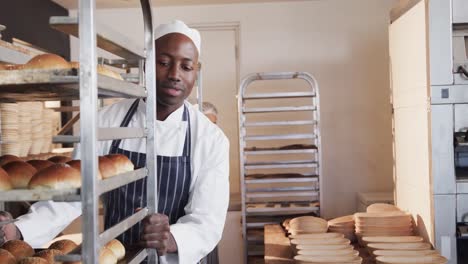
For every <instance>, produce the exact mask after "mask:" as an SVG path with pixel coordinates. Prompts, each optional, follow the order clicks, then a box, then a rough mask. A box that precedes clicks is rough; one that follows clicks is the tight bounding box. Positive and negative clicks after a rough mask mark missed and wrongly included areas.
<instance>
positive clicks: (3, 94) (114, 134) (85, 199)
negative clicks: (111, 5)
mask: <svg viewBox="0 0 468 264" xmlns="http://www.w3.org/2000/svg"><path fill="white" fill-rule="evenodd" d="M140 2H141V8H142V11H143V20H144V47H141V48H138V47H127V46H128V43H129V42H128V40H126V39H125V37H123V36H119V34H115V33H113V32H109V31H106V32H100V33H97V29H98V27H97V24H96V20H95V10H96V3H95V0H80V1H79V10H78V14H79V17H78V18H76V17H51V18H50V24H51V26H52V27H53V28H55V29H57V30H60V31H62V32H64V33H66V34H70V35H74V36H77V37H78V36H79V39H80V42H79V43H80V55H79V60H80V69H79V73H78V74H77V73H76V72H73V71H72V70H70V71H68V70H63V71H50V70H35V72H34V73H32V72H31V73H29V77H30V78H18V79H12V78H0V101H10V102H11V101H44V100H64V99H66V100H72V99H79V100H80V111H81V125H80V127H81V129H80V136H59V137H55V138H54V142H57V143H65V142H66V143H78V142H79V143H80V146H81V160H82V163H81V172H82V187H81V190H77V189H75V190H56V191H47V192H44V191H34V190H12V191H6V192H0V201H24V200H25V201H28V200H29V201H31V200H57V201H81V203H82V213H83V225H82V233H83V244H82V247H81V252H79V253H78V252H77V253H76V254H71V255H67V256H64V257H61V258H59V257H58V258H57V260H59V261H80V260H81V261H82V263H85V264H91V263H98V249H99V248H101V247H102V246H103V245H105V244H106V243H107V242H108V241H110V240H112V239H113V238H115V237H117V236H118V235H120V234H121V233H123V232H124V231H126V230H127V229H129V228H130V227H131V226H133V225H135V224H136V223H138V222H139V221H141V220H142V219H143V218H144V217H145V216H146V215H147V214H150V213H154V212H156V211H157V194H156V193H155V190H156V186H157V182H156V180H157V178H156V176H155V172H156V154H155V150H156V146H155V140H154V139H155V129H154V125H155V120H156V69H155V67H156V64H155V44H154V37H153V17H152V12H151V3H150V0H140ZM96 46H97V47H99V48H102V49H104V50H106V51H109V52H111V53H113V54H115V55H117V56H119V57H121V58H122V59H123V61H124V62H125V63H124V64H125V65H127V66H130V67H139V84H134V83H130V82H126V81H121V80H116V79H112V78H109V77H106V76H101V75H98V74H97V71H96V68H97V56H96V53H97V51H96V50H97V47H96ZM8 52H9V51H8V50H4V49H3V50H2V53H4V54H0V56H2V57H9V56H8V54H6V53H8ZM143 67H144V70H143ZM8 74H9V75H10V76H12V75H15V74H17V75H18V76H19V77H21V76H22V75H28V72H27V71H11V72H9V73H8ZM23 77H24V76H23ZM18 80H20V81H18ZM109 97H123V98H146V127H145V128H98V127H97V112H98V109H97V106H98V98H109ZM140 137H146V144H147V146H146V155H147V158H146V162H147V164H146V168H141V169H138V170H135V171H133V172H128V173H124V174H121V175H117V176H115V177H113V178H110V179H105V180H98V179H97V177H96V176H97V168H98V161H97V155H96V153H97V141H98V140H99V141H102V140H113V139H125V138H140ZM143 177H148V180H147V188H148V192H147V199H148V201H147V208H144V209H143V210H141V211H139V212H137V213H135V214H134V215H132V216H130V217H128V218H127V219H125V220H123V221H122V222H120V223H119V224H117V225H115V226H113V227H111V228H109V229H108V230H105V231H104V232H103V233H99V231H98V200H99V196H100V195H102V194H103V193H105V192H108V191H110V190H113V189H116V188H118V187H120V186H123V185H126V184H128V183H130V182H133V181H136V180H139V179H141V178H143ZM31 198H33V199H31ZM146 257H148V260H149V263H157V262H158V260H157V258H156V251H155V250H147V249H144V250H141V251H140V252H138V253H136V254H135V255H134V256H131V258H130V259H129V260H128V261H126V262H125V263H140V262H141V261H142V260H143V259H144V258H146ZM161 262H164V261H163V260H161Z"/></svg>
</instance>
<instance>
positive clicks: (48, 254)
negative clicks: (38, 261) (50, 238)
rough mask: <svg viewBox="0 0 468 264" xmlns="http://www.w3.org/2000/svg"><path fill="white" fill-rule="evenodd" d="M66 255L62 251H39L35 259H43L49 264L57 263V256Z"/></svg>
mask: <svg viewBox="0 0 468 264" xmlns="http://www.w3.org/2000/svg"><path fill="white" fill-rule="evenodd" d="M61 255H65V254H64V253H62V251H60V250H58V249H46V250H42V251H39V252H38V253H36V254H35V255H34V257H38V258H43V259H45V260H47V262H48V263H55V259H54V258H55V256H61Z"/></svg>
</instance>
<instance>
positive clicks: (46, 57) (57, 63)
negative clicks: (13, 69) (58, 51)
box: [24, 53, 70, 69]
mask: <svg viewBox="0 0 468 264" xmlns="http://www.w3.org/2000/svg"><path fill="white" fill-rule="evenodd" d="M24 69H70V64H69V63H68V62H67V61H66V60H65V59H63V58H62V57H60V56H58V55H55V54H50V53H46V54H41V55H37V56H35V57H34V58H32V59H31V60H29V61H28V62H27V63H26V64H25V65H24Z"/></svg>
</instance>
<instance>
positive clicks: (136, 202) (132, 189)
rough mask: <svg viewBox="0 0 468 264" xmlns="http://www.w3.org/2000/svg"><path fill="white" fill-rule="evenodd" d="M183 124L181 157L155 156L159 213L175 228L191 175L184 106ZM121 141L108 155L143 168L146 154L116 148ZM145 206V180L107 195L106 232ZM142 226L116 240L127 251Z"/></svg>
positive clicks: (129, 117)
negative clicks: (184, 124) (183, 138)
mask: <svg viewBox="0 0 468 264" xmlns="http://www.w3.org/2000/svg"><path fill="white" fill-rule="evenodd" d="M138 103H139V100H136V101H135V102H134V103H133V104H132V105H131V107H130V109H129V110H128V112H127V114H126V115H125V118H124V119H123V121H122V124H121V125H120V126H121V127H127V126H128V124H129V123H130V120H132V117H133V115H134V114H135V112H136V111H137V109H138ZM182 121H187V123H188V126H187V132H186V135H185V142H184V150H183V153H182V156H178V157H166V156H157V170H158V172H157V179H158V194H159V195H158V213H161V214H165V215H167V216H168V217H169V223H170V224H174V223H176V222H177V220H178V219H179V218H180V217H182V216H184V215H185V211H184V207H185V205H186V204H187V203H188V198H189V190H190V181H191V178H192V175H191V159H190V153H191V152H190V150H191V138H190V117H189V113H188V110H187V107H186V106H184V113H183V115H182ZM120 142H121V140H114V141H113V142H112V144H111V148H110V151H109V154H116V153H118V154H124V155H126V156H127V157H128V158H129V159H130V160H131V161H132V162H133V164H134V165H135V169H139V168H142V167H144V166H145V165H146V154H145V153H138V152H131V151H128V150H124V149H121V148H119V145H120ZM145 206H146V178H143V179H141V180H138V181H135V182H132V183H129V184H127V185H125V186H123V187H120V188H118V189H115V190H113V191H110V192H109V193H107V194H106V195H105V196H104V208H105V213H104V226H105V228H106V229H108V228H110V227H112V226H113V225H115V224H117V223H119V222H120V221H122V220H124V219H125V218H126V217H128V216H130V215H132V214H133V213H134V212H135V210H136V209H137V208H144V207H145ZM140 234H141V223H138V224H136V225H135V226H133V227H132V228H130V229H129V230H127V231H126V232H124V233H123V234H122V235H120V236H119V237H118V238H117V239H119V240H120V241H121V242H122V243H123V244H124V245H125V246H126V247H129V246H131V245H134V244H136V243H138V242H139V240H140Z"/></svg>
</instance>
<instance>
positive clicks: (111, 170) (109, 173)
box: [99, 156, 117, 179]
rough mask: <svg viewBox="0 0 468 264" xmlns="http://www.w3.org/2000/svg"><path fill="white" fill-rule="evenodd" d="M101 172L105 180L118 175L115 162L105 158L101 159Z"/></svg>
mask: <svg viewBox="0 0 468 264" xmlns="http://www.w3.org/2000/svg"><path fill="white" fill-rule="evenodd" d="M99 171H101V175H102V178H103V179H107V178H110V177H113V176H115V175H117V168H116V167H115V165H114V162H112V160H110V159H109V158H106V157H104V156H102V157H99Z"/></svg>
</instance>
